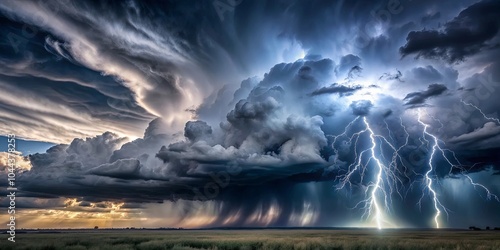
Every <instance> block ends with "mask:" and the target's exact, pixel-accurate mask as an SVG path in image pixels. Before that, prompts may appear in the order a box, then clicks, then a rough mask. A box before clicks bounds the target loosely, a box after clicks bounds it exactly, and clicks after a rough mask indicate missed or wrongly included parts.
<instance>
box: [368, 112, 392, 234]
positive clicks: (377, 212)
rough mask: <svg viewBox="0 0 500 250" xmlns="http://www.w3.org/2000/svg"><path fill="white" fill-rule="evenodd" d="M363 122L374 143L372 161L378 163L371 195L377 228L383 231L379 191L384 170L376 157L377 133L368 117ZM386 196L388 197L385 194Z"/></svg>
mask: <svg viewBox="0 0 500 250" xmlns="http://www.w3.org/2000/svg"><path fill="white" fill-rule="evenodd" d="M363 122H364V123H365V125H366V129H367V130H368V132H369V133H370V140H371V141H372V147H371V154H372V159H374V160H375V162H376V163H377V168H378V172H377V176H376V177H375V179H376V181H375V185H374V186H373V189H372V193H371V198H370V201H371V205H373V207H374V208H375V220H376V221H377V227H378V229H382V222H381V221H382V212H381V211H380V206H379V204H378V202H377V190H379V189H380V182H381V180H382V171H383V169H384V167H383V165H382V163H381V162H380V160H379V159H378V158H377V157H375V147H376V146H377V143H376V142H375V133H373V130H372V129H371V128H370V124H368V121H367V120H366V117H363ZM384 196H387V195H386V194H385V192H384Z"/></svg>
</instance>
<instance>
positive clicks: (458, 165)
mask: <svg viewBox="0 0 500 250" xmlns="http://www.w3.org/2000/svg"><path fill="white" fill-rule="evenodd" d="M471 105H472V104H471ZM472 106H474V105H472ZM474 107H475V108H477V107H476V106H474ZM477 109H478V110H479V111H480V112H481V114H483V115H484V113H483V112H482V111H481V110H480V109H479V108H477ZM484 116H485V115H484ZM430 117H431V118H432V119H434V120H436V121H438V122H439V123H440V124H442V123H441V122H440V121H439V120H437V119H436V118H435V117H433V116H430ZM485 118H486V119H495V118H489V117H487V116H485ZM417 121H418V122H419V123H420V124H421V125H422V126H423V127H424V130H423V135H422V139H423V140H425V141H427V143H429V141H428V140H427V139H426V136H428V137H431V138H432V147H431V153H430V157H429V162H428V165H429V169H428V171H427V172H426V173H425V180H426V183H427V189H428V190H429V191H430V193H431V194H432V200H433V202H434V209H435V210H436V214H435V216H434V222H435V223H436V228H439V216H440V214H441V209H440V208H442V209H443V211H444V212H445V213H446V214H447V215H448V212H447V209H446V207H444V206H443V205H442V204H441V202H440V201H439V199H438V197H437V193H436V191H435V190H434V188H433V186H432V183H433V181H432V178H431V177H430V174H431V173H432V172H434V171H435V169H434V167H433V164H432V162H433V159H434V156H435V154H436V151H439V152H440V153H441V155H442V157H443V159H444V160H445V161H446V162H447V163H448V164H449V165H450V166H451V169H450V172H449V174H450V175H451V174H452V172H453V171H452V170H453V169H458V170H459V171H460V173H461V174H462V175H463V176H464V177H465V178H466V179H467V180H468V181H469V183H470V184H471V185H472V186H473V187H474V188H478V187H479V188H481V189H482V190H484V191H485V192H486V198H487V199H488V200H489V199H491V198H494V199H495V200H497V201H499V202H500V199H499V198H498V196H496V195H495V194H493V193H491V192H490V190H489V189H488V188H486V187H485V186H484V185H482V184H480V183H476V182H474V181H473V180H472V178H471V177H470V176H469V175H468V174H467V170H466V169H465V168H464V167H463V165H462V163H460V161H459V160H458V158H457V157H456V155H455V153H454V152H453V151H451V150H449V149H443V148H441V146H440V145H439V142H440V140H439V139H438V138H437V137H436V136H435V135H433V134H431V133H430V132H429V131H428V130H427V129H428V127H429V125H428V124H426V123H425V122H423V121H422V119H421V112H420V110H418V119H417ZM445 152H449V153H451V155H452V160H450V158H449V157H448V156H446V153H445ZM453 161H454V162H455V164H454V163H453ZM419 203H420V201H419Z"/></svg>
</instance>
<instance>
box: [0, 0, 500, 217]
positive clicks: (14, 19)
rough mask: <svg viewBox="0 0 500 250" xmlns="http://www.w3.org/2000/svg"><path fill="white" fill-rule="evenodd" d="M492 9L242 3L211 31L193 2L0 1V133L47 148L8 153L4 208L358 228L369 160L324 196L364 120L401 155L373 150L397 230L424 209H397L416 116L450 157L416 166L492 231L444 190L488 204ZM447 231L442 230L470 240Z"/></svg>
mask: <svg viewBox="0 0 500 250" xmlns="http://www.w3.org/2000/svg"><path fill="white" fill-rule="evenodd" d="M417 2H418V3H417ZM488 6H489V7H488ZM487 7H488V8H487ZM496 9H497V3H496V2H494V1H476V0H461V1H439V2H435V1H427V0H425V1H368V2H367V1H363V2H361V1H338V2H334V3H332V2H331V1H324V2H323V1H319V2H314V3H306V2H303V1H267V2H264V1H243V2H241V3H240V4H238V5H237V6H235V8H234V10H233V11H228V12H225V13H224V14H223V15H224V19H223V20H221V19H220V18H219V14H218V13H217V11H216V10H215V9H214V8H213V4H212V2H209V1H207V2H196V3H188V2H183V1H167V2H154V3H150V2H141V1H125V2H113V1H111V2H104V3H99V4H95V3H80V2H50V1H49V2H40V3H33V2H30V1H23V2H18V1H4V2H2V3H0V10H1V13H2V14H1V20H0V21H1V22H2V24H5V25H2V28H1V29H2V30H4V31H5V32H2V34H3V35H0V38H1V39H2V41H4V43H2V44H0V52H1V53H0V63H1V64H2V65H3V66H4V67H2V70H0V85H1V86H2V88H3V89H5V90H6V92H8V93H10V94H11V95H3V96H2V97H0V117H1V118H2V119H1V120H0V123H2V125H3V126H0V131H2V132H4V133H11V132H14V133H16V135H19V136H20V137H26V138H30V139H36V140H45V141H51V142H56V143H59V144H58V145H56V146H54V147H52V148H51V149H49V150H48V151H47V152H45V153H39V154H33V155H30V156H25V157H24V156H17V159H18V161H19V162H22V165H23V166H25V167H24V168H22V169H19V175H18V176H19V178H18V185H19V192H20V193H19V197H22V199H23V200H26V202H25V203H24V204H23V206H25V207H26V208H30V209H40V210H36V212H39V211H41V212H43V211H44V210H43V209H47V208H54V209H55V210H57V212H51V213H49V212H45V213H43V214H44V215H45V216H47V217H50V216H55V217H57V216H60V217H61V218H70V217H71V216H70V215H71V212H75V213H78V216H87V217H88V218H91V219H94V218H96V215H92V213H99V216H101V215H102V213H108V214H106V216H110V218H111V217H112V218H114V219H116V217H114V216H119V217H120V218H126V219H137V220H139V219H140V216H142V215H141V214H148V215H149V216H151V217H150V218H157V220H155V222H151V221H153V220H148V222H147V223H150V224H147V225H151V226H164V225H165V223H166V224H169V225H172V226H188V227H199V226H242V225H244V226H337V225H338V226H359V225H360V224H357V223H353V222H358V221H360V219H359V218H361V214H362V211H361V210H357V209H354V210H353V209H351V208H352V207H355V206H356V205H357V203H358V202H359V201H360V200H362V199H364V198H365V197H364V194H366V193H367V190H371V189H370V188H371V187H373V185H372V184H373V178H372V176H371V174H372V173H371V172H372V168H371V166H372V165H371V164H373V161H368V163H367V164H368V168H367V172H366V176H364V177H363V176H361V175H360V174H357V173H356V174H353V175H352V176H351V177H352V180H353V181H352V183H351V185H350V189H348V190H346V191H347V192H345V193H344V192H343V191H340V192H339V191H337V190H335V187H337V186H338V185H337V184H338V182H339V177H340V176H341V175H342V174H345V173H346V171H349V170H350V169H352V168H354V167H355V163H356V161H355V159H356V157H357V156H359V155H360V154H361V152H364V153H363V156H362V157H363V161H365V160H368V155H367V154H368V153H369V152H368V151H366V146H367V145H370V139H371V138H370V137H367V136H366V133H365V132H366V131H367V130H366V127H365V124H364V123H363V122H362V120H364V121H366V122H367V123H369V124H370V125H371V129H372V130H373V133H375V134H377V135H376V136H375V137H374V138H375V141H376V142H377V143H379V142H382V141H383V139H386V140H387V141H389V142H391V143H393V145H394V146H395V148H396V150H397V148H399V147H401V148H400V149H399V150H398V152H399V153H400V154H401V155H400V156H401V158H398V160H397V162H398V164H391V159H393V158H392V157H393V156H392V154H391V153H390V152H392V151H391V150H393V149H392V148H390V146H388V145H385V144H384V145H382V146H380V147H376V148H374V150H375V151H376V152H377V153H379V154H380V159H381V161H382V162H383V164H385V165H386V166H388V167H389V168H390V169H394V171H396V174H395V175H401V176H402V178H401V179H400V180H399V181H398V184H397V190H398V191H399V192H400V193H402V194H405V195H401V196H398V195H396V194H395V195H394V197H392V198H393V199H392V200H393V203H392V208H393V211H392V212H393V213H392V216H394V221H395V224H397V225H401V226H422V227H428V226H430V225H429V224H428V220H427V219H425V220H424V219H422V218H424V217H425V218H430V217H432V213H433V212H434V211H432V209H431V208H432V206H430V205H431V204H430V203H429V201H430V200H428V199H427V198H428V197H427V196H424V199H423V200H422V203H421V204H422V210H419V209H418V207H417V206H413V204H417V203H418V202H419V199H420V198H421V197H422V190H423V189H420V188H419V187H420V183H423V180H422V178H421V177H422V175H423V173H425V171H426V169H427V167H428V166H427V163H428V161H427V160H428V159H429V152H430V151H429V147H428V146H429V144H426V143H425V142H426V140H427V141H428V140H429V139H431V138H429V137H427V138H422V134H423V129H424V128H423V126H422V124H420V123H419V122H417V121H416V117H421V119H422V121H423V122H425V123H426V124H428V132H430V133H432V134H435V135H436V136H437V137H438V138H439V139H440V143H441V144H440V145H441V146H442V147H443V148H448V147H449V148H450V149H453V150H454V151H455V153H456V154H455V156H456V158H457V160H459V161H460V162H461V164H457V166H455V168H453V169H450V167H447V165H446V162H445V160H444V159H443V158H442V156H440V155H437V156H436V157H434V158H433V161H434V162H435V164H436V169H435V173H433V174H434V175H433V178H439V183H443V186H442V187H438V188H439V189H440V190H438V191H439V192H440V194H441V197H444V196H446V198H443V202H444V203H446V204H447V205H449V207H451V208H453V207H459V208H461V207H467V208H468V210H470V211H476V210H478V208H479V207H481V208H482V210H481V211H482V215H477V220H478V221H480V223H483V222H484V223H486V222H488V223H489V222H490V221H492V220H495V221H500V218H498V213H497V211H498V204H496V203H493V202H488V203H487V202H486V201H482V200H480V198H477V197H476V196H474V198H470V200H474V203H472V204H471V203H470V202H467V203H466V200H464V199H465V198H463V197H462V196H461V194H470V196H471V197H472V196H473V195H477V193H479V196H478V197H480V195H484V193H482V191H481V190H478V189H474V186H471V185H470V183H468V184H467V183H466V182H467V180H468V179H467V178H465V177H463V176H461V175H460V174H461V169H458V168H456V167H464V168H466V169H467V170H469V171H470V172H471V175H470V176H471V178H472V179H473V180H476V181H478V182H479V181H481V183H482V184H484V185H485V186H487V187H489V188H491V190H492V191H493V192H496V193H498V192H500V190H499V189H498V186H497V185H496V184H495V182H497V180H498V179H495V178H498V177H497V175H495V176H493V177H492V174H494V173H497V172H498V170H499V166H500V164H499V163H500V161H499V159H498V156H496V154H495V152H496V151H498V149H499V147H500V138H499V137H498V133H497V132H498V131H497V130H498V128H497V126H498V125H499V124H497V123H496V122H495V120H494V118H498V117H499V116H498V114H496V112H497V111H498V107H499V105H500V103H499V102H498V101H497V100H496V99H495V98H494V96H496V92H497V89H498V86H500V85H499V84H498V83H499V82H500V75H499V73H498V72H500V70H499V69H500V67H499V65H500V64H499V63H498V58H499V57H498V56H499V55H500V54H499V51H498V48H496V47H495V46H494V45H495V43H496V42H497V40H498V39H497V27H498V22H497V21H496V19H494V18H492V16H493V14H492V13H495V10H496ZM480 11H483V12H484V13H485V14H484V15H478V13H479V12H480ZM41 20H45V22H42V21H41ZM440 23H445V25H444V27H443V28H440V26H439V25H440ZM27 29H34V30H35V31H36V32H35V35H33V36H30V37H26V30H27ZM462 34H469V35H468V36H467V37H466V38H467V39H465V40H464V39H462V38H460V39H454V37H455V36H459V35H462ZM422 37H423V38H429V39H427V40H425V39H424V40H425V41H423V40H422ZM12 38H18V40H15V41H16V42H14V43H12V41H11V40H12ZM19 38H20V40H19ZM461 41H462V42H461ZM399 48H401V49H399ZM410 54H416V55H417V57H420V60H415V59H413V58H409V57H408V56H406V55H410ZM401 55H404V57H403V58H401ZM429 58H443V59H445V60H425V59H429ZM464 58H468V60H465V61H463V60H462V59H464ZM457 62H460V63H459V64H457ZM332 83H334V84H332ZM430 83H432V84H431V85H429V84H430ZM438 96H439V98H435V97H438ZM431 98H433V99H432V105H427V104H428V103H429V100H430V99H431ZM461 100H463V101H464V102H466V103H471V104H474V105H475V106H477V108H478V109H480V110H481V111H479V110H478V109H475V108H472V107H471V106H468V105H465V104H464V102H461ZM359 116H363V119H357V120H355V119H356V117H359ZM351 122H352V123H351ZM348 124H350V127H349V128H347V129H346V125H348ZM13 125H15V126H13ZM12 130H14V131H12ZM357 131H365V132H364V133H361V134H358V135H359V137H353V138H348V137H349V135H351V134H352V133H356V132H357ZM343 133H344V134H343ZM337 135H342V136H337ZM126 137H128V138H126ZM75 138H76V139H75ZM78 138H81V139H78ZM135 138H137V139H135ZM424 139H426V140H424ZM20 150H21V149H20ZM400 163H404V166H403V165H401V164H400ZM0 164H3V165H0V166H1V168H0V170H6V168H5V164H6V161H5V156H4V155H1V157H0ZM352 164H354V165H352ZM3 172H4V171H3ZM3 172H2V174H4V173H3ZM434 176H436V177H434ZM466 184H467V185H466ZM457 190H459V191H460V193H459V195H456V193H457ZM424 193H425V191H424ZM0 194H4V193H1V192H0ZM455 195H456V196H455ZM396 196H398V197H396ZM402 196H404V198H401V197H402ZM0 204H1V205H2V206H4V205H5V204H6V199H4V198H0ZM464 204H467V205H464ZM402 208H404V209H402ZM483 208H484V209H483ZM464 210H465V208H464ZM111 211H113V213H111ZM124 211H125V212H124ZM159 211H161V212H159ZM31 212H33V211H31ZM117 214H119V215H117ZM416 214H418V215H419V216H416ZM23 216H24V215H23ZM26 216H27V217H26V218H31V217H29V216H28V215H26ZM495 216H496V217H495ZM464 217H466V216H464V213H461V214H450V220H449V222H448V224H447V225H449V226H450V227H454V226H457V227H459V226H464V225H465V226H469V221H467V220H465V219H464ZM491 218H493V219H491ZM478 223H479V222H478ZM30 225H31V224H30ZM363 225H365V224H363Z"/></svg>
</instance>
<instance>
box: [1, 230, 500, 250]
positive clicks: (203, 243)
mask: <svg viewBox="0 0 500 250" xmlns="http://www.w3.org/2000/svg"><path fill="white" fill-rule="evenodd" d="M2 236H3V237H5V239H2V241H3V242H2V243H1V244H0V249H73V250H77V249H78V250H83V249H117V250H128V249H175V250H194V249H218V250H221V249H426V250H427V249H500V231H456V230H455V231H453V230H382V231H378V230H371V229H352V230H326V229H324V230H316V229H314V230H274V229H273V230H271V229H269V230H265V229H264V230H166V231H159V230H88V231H60V232H52V233H28V234H18V235H16V242H15V243H11V242H8V241H7V235H5V234H3V235H2Z"/></svg>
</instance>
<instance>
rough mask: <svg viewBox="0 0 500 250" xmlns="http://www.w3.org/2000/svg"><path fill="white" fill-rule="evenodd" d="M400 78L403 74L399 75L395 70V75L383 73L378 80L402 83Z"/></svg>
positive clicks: (399, 72)
mask: <svg viewBox="0 0 500 250" xmlns="http://www.w3.org/2000/svg"><path fill="white" fill-rule="evenodd" d="M402 77H403V73H401V71H399V70H397V71H396V73H394V74H391V73H384V74H382V75H381V76H380V77H379V78H378V79H379V80H389V81H392V80H397V81H399V82H404V80H403V79H402Z"/></svg>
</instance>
